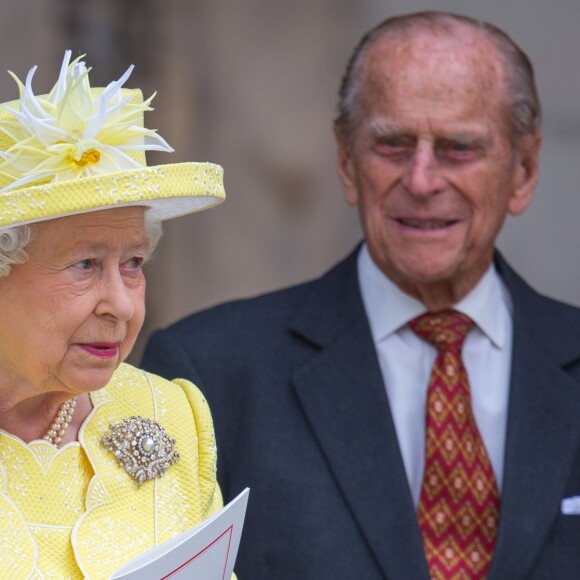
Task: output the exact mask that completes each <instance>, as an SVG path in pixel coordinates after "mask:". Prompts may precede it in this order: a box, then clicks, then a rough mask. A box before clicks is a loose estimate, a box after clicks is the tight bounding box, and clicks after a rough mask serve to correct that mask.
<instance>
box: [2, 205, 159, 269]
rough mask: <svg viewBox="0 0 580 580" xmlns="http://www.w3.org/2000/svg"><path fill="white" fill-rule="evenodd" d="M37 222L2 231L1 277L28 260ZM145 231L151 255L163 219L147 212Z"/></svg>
mask: <svg viewBox="0 0 580 580" xmlns="http://www.w3.org/2000/svg"><path fill="white" fill-rule="evenodd" d="M34 226H35V224H26V225H23V226H14V227H11V228H7V229H5V230H2V231H0V278H4V277H6V276H8V274H10V271H11V270H12V266H15V265H16V264H24V262H26V260H28V254H27V253H26V249H27V248H28V245H29V244H30V242H31V241H32V240H33V239H34ZM145 231H146V233H147V237H148V238H149V255H151V254H152V253H153V251H154V250H155V248H156V246H157V244H158V243H159V240H160V239H161V235H162V233H163V229H162V224H161V220H160V219H159V218H158V217H155V216H154V215H151V214H149V212H145Z"/></svg>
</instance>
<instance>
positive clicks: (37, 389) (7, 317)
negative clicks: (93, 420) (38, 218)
mask: <svg viewBox="0 0 580 580" xmlns="http://www.w3.org/2000/svg"><path fill="white" fill-rule="evenodd" d="M144 213H145V209H144V208H143V207H124V208H115V209H107V210H102V211H97V212H91V213H87V214H80V215H76V216H70V217H64V218H58V219H54V220H49V221H46V222H41V223H39V224H37V225H35V226H34V237H33V240H32V242H31V244H30V245H29V247H28V249H27V253H28V256H29V259H28V261H27V262H25V263H24V264H21V265H17V266H14V267H13V269H12V271H11V272H10V274H9V275H8V276H7V277H6V278H0V389H2V390H4V389H5V388H10V389H11V390H12V389H15V388H16V389H21V391H20V392H28V393H30V392H32V393H39V394H40V393H42V392H49V391H66V392H70V393H74V394H79V393H82V392H86V391H93V390H96V389H99V388H100V387H102V386H104V385H105V384H106V383H107V382H108V381H109V379H110V378H111V376H112V374H113V372H114V370H115V369H116V368H117V366H118V365H119V364H120V363H121V362H122V361H123V360H124V359H125V358H126V356H127V355H128V354H129V352H130V350H131V348H132V347H133V345H134V343H135V339H136V338H137V334H138V333H139V330H140V328H141V325H142V324H143V318H144V315H145V300H144V296H145V279H144V277H143V271H142V264H143V262H144V260H145V258H146V257H147V255H148V248H149V242H148V238H147V234H146V232H145V227H144ZM22 389H24V391H22ZM12 392H14V391H12Z"/></svg>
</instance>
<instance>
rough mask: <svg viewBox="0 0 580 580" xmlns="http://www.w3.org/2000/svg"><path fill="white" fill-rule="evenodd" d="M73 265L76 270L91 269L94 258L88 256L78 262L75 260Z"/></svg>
mask: <svg viewBox="0 0 580 580" xmlns="http://www.w3.org/2000/svg"><path fill="white" fill-rule="evenodd" d="M72 267H73V268H74V269H75V270H83V271H86V270H90V269H91V268H92V267H93V260H91V259H90V258H87V259H86V260H79V261H78V262H75V263H74V264H73V265H72Z"/></svg>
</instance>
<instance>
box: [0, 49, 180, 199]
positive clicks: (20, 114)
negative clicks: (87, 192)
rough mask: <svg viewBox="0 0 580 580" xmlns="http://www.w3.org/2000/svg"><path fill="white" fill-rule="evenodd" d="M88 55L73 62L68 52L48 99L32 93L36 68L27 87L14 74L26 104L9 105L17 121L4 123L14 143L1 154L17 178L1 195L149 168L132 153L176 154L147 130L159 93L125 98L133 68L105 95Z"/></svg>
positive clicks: (3, 168)
mask: <svg viewBox="0 0 580 580" xmlns="http://www.w3.org/2000/svg"><path fill="white" fill-rule="evenodd" d="M83 57H84V55H82V56H79V57H78V58H77V59H75V60H74V61H72V62H70V59H71V51H70V50H67V51H66V52H65V55H64V60H63V63H62V66H61V70H60V75H59V78H58V81H57V83H56V84H55V85H54V87H53V88H52V90H51V91H50V93H49V94H48V95H43V96H35V95H34V92H33V91H32V79H33V77H34V73H35V72H36V68H37V67H36V66H35V67H33V68H32V69H31V70H30V72H29V73H28V75H27V77H26V83H25V84H23V83H22V82H21V81H20V80H19V79H18V77H16V75H14V74H13V73H12V72H11V73H10V75H11V76H12V77H13V78H14V80H15V81H16V83H17V84H18V88H19V91H20V100H19V101H18V103H19V109H18V108H12V107H7V106H6V105H4V107H5V108H6V109H8V110H9V111H10V112H11V114H12V115H14V118H13V119H10V120H6V121H0V131H2V132H3V133H5V134H6V135H7V136H8V137H10V139H12V140H13V141H14V145H12V146H11V147H10V148H9V149H8V150H6V151H0V158H2V159H3V160H4V161H3V162H2V163H0V172H1V173H3V174H4V175H6V176H7V177H9V178H10V179H11V180H12V183H10V184H9V185H8V186H6V187H4V189H2V190H0V192H2V191H8V190H11V189H15V188H18V187H21V186H23V185H27V184H38V183H52V182H57V181H69V180H74V179H78V178H81V177H90V176H94V175H102V174H107V173H114V172H118V171H125V170H130V169H136V168H140V167H143V166H142V165H141V164H140V163H139V162H138V161H136V160H135V159H134V158H133V157H131V156H130V155H128V154H127V152H131V151H151V150H153V151H167V152H172V151H173V149H172V148H171V147H170V146H169V144H168V143H167V142H166V141H165V140H164V139H163V138H162V137H161V136H159V135H158V134H157V133H156V131H155V130H153V129H146V128H144V127H142V126H141V124H142V115H143V113H144V111H151V110H152V109H151V108H150V107H149V104H150V103H151V101H152V100H153V98H154V96H155V94H153V95H152V96H151V97H149V99H147V100H146V101H144V102H142V103H139V104H136V103H134V102H130V97H123V94H122V91H121V88H122V86H123V84H124V83H125V82H126V81H127V79H128V78H129V77H130V76H131V73H132V72H133V66H132V65H131V66H130V67H129V68H128V69H127V71H126V72H125V73H124V74H123V76H121V78H119V79H118V80H117V81H113V82H111V83H110V84H109V85H108V86H107V87H105V88H104V89H103V90H102V91H94V90H91V85H90V82H89V71H90V69H88V68H87V67H86V65H85V63H84V62H83V61H82V60H81V59H82V58H83Z"/></svg>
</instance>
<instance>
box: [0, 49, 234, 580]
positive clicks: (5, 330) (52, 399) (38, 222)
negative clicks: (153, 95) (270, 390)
mask: <svg viewBox="0 0 580 580" xmlns="http://www.w3.org/2000/svg"><path fill="white" fill-rule="evenodd" d="M34 70H35V69H32V70H31V71H30V73H29V75H28V77H27V79H26V82H25V83H21V82H20V81H18V79H16V80H17V83H18V86H19V89H20V99H19V100H18V101H14V102H11V103H6V104H5V105H4V106H2V107H1V110H0V155H1V156H2V159H3V161H2V163H1V165H0V577H1V578H10V579H15V578H57V577H58V578H63V577H66V578H81V577H90V578H106V577H109V576H110V575H111V574H112V572H113V571H114V570H116V569H117V568H119V567H120V566H121V565H123V564H125V563H126V562H127V561H129V560H130V559H131V558H133V557H134V556H137V555H138V554H141V553H142V552H144V551H146V550H147V549H149V548H151V547H153V546H155V545H158V544H160V543H162V542H164V541H165V540H168V539H170V538H172V537H174V536H176V535H178V534H179V533H181V532H182V531H184V530H186V529H187V528H189V527H191V526H193V525H194V524H196V523H198V522H200V521H201V520H203V519H205V518H206V517H207V516H209V515H210V514H212V513H213V512H215V511H216V510H218V509H219V508H220V507H221V505H222V504H221V501H222V500H221V496H220V491H219V488H218V487H217V485H216V480H215V460H216V457H215V441H214V435H213V428H212V421H211V417H210V414H209V410H208V408H207V405H206V402H205V400H204V399H203V397H202V395H201V394H200V392H199V391H198V390H197V389H196V388H195V387H194V386H193V385H192V384H190V383H188V382H186V381H179V380H178V381H174V382H168V381H165V380H163V379H161V378H159V377H156V376H154V375H149V374H147V373H145V372H143V371H140V370H137V369H135V368H133V367H131V366H129V365H126V364H123V360H124V359H125V358H126V357H127V355H128V354H129V352H130V350H131V348H132V346H133V344H134V343H135V339H136V337H137V334H138V333H139V329H140V328H141V325H142V323H143V317H144V311H145V308H144V292H145V279H144V277H143V264H144V262H145V261H146V260H147V259H148V257H149V256H150V254H151V251H152V249H153V246H154V245H155V242H156V240H157V239H158V237H159V232H160V222H161V220H164V219H168V218H172V217H177V216H180V215H184V214H186V213H189V212H193V211H197V210H200V209H203V208H206V207H209V206H211V205H214V204H216V203H219V202H220V201H221V200H222V199H223V197H224V193H223V189H222V181H221V176H222V172H221V168H220V167H218V166H214V165H210V164H198V163H180V164H174V165H163V166H157V167H147V165H146V163H145V154H144V151H145V150H147V149H154V150H165V151H171V148H170V147H169V145H167V143H166V142H165V141H164V140H163V139H162V138H161V137H159V136H158V135H157V134H156V133H155V132H154V131H152V130H148V129H145V128H144V127H143V112H144V111H146V110H149V103H150V100H151V99H149V100H147V101H145V102H143V99H142V95H141V93H140V92H139V91H135V90H133V91H130V90H126V89H123V88H122V85H123V84H124V82H125V81H126V80H127V78H128V77H129V75H130V73H131V69H129V70H128V71H127V72H126V73H125V75H123V77H121V78H120V79H119V80H118V81H116V82H112V83H111V84H109V85H108V86H107V87H106V88H104V89H94V88H91V87H90V84H89V79H88V70H87V68H86V67H85V65H84V63H83V62H81V61H80V59H77V60H75V61H73V62H72V63H71V62H70V52H67V53H66V55H65V60H64V62H63V65H62V68H61V72H60V76H59V79H58V82H57V83H56V85H55V86H54V88H53V89H52V91H51V92H50V94H48V95H44V96H36V95H34V93H33V91H32V86H31V84H32V77H33V74H34Z"/></svg>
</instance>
